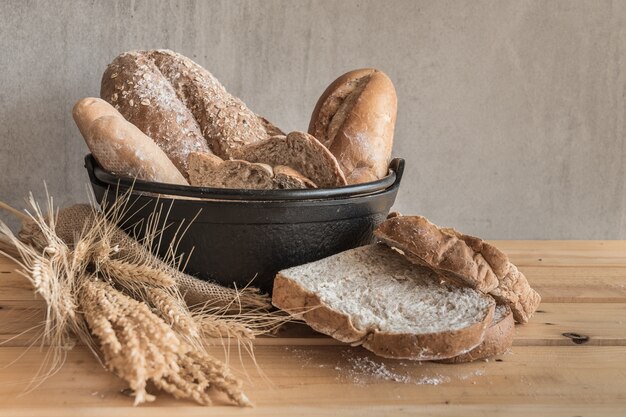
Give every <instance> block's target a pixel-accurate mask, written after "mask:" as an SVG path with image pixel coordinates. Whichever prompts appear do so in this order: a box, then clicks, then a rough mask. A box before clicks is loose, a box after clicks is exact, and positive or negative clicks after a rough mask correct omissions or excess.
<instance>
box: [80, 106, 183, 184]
mask: <svg viewBox="0 0 626 417" xmlns="http://www.w3.org/2000/svg"><path fill="white" fill-rule="evenodd" d="M73 116H74V120H75V121H76V124H77V126H79V129H80V130H81V133H83V137H84V139H85V142H86V143H87V146H88V147H89V149H90V150H91V152H92V154H93V156H94V157H95V158H96V160H97V161H98V163H100V165H101V166H102V167H103V168H104V169H106V170H107V171H110V172H113V173H116V174H120V175H124V176H129V177H132V178H139V179H142V180H146V181H154V182H163V183H169V184H181V185H189V184H188V183H187V181H186V180H185V178H184V177H183V175H182V174H181V173H180V171H178V169H177V168H176V167H175V166H174V164H173V163H172V161H170V160H169V158H168V157H167V155H166V154H165V153H164V152H163V151H162V150H161V148H159V146H158V145H157V144H156V143H154V141H153V140H152V139H150V138H149V137H148V136H146V135H145V134H144V133H143V132H141V130H139V129H138V128H137V127H136V126H134V125H133V124H132V123H129V122H127V121H126V120H125V119H124V117H123V116H122V115H121V114H119V113H118V112H117V110H115V109H114V108H113V107H112V106H111V105H109V104H108V103H106V102H105V101H104V100H100V99H97V98H92V97H88V98H85V99H82V100H80V101H78V103H76V105H75V106H74V110H73Z"/></svg>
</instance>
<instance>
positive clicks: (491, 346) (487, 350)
mask: <svg viewBox="0 0 626 417" xmlns="http://www.w3.org/2000/svg"><path fill="white" fill-rule="evenodd" d="M506 309H507V312H506V314H504V315H503V316H502V317H500V320H496V319H495V318H494V321H493V322H492V324H491V325H490V326H489V327H488V328H487V330H486V331H485V338H484V340H483V342H482V343H481V344H480V345H478V346H476V347H475V348H474V349H472V350H470V351H469V352H467V353H464V354H462V355H459V356H455V357H453V358H449V359H443V360H441V361H439V362H441V363H465V362H473V361H476V360H479V359H486V358H490V357H492V356H497V355H502V354H503V353H505V352H506V351H507V350H509V349H510V348H511V346H512V345H513V337H514V336H515V320H514V319H513V313H512V312H511V309H510V308H509V307H508V306H506Z"/></svg>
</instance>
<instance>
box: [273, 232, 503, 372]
mask: <svg viewBox="0 0 626 417" xmlns="http://www.w3.org/2000/svg"><path fill="white" fill-rule="evenodd" d="M272 303H273V304H274V305H275V306H276V307H278V308H280V309H282V310H285V311H287V312H289V313H291V314H293V315H294V316H296V317H298V318H301V319H303V320H304V321H306V322H307V323H308V324H309V325H310V326H311V327H312V328H313V329H315V330H317V331H319V332H321V333H324V334H327V335H329V336H332V337H334V338H335V339H337V340H340V341H342V342H346V343H351V344H353V345H363V346H364V347H365V348H366V349H369V350H371V351H372V352H374V353H375V354H377V355H380V356H384V357H388V358H402V359H415V360H437V359H446V358H451V357H455V356H458V355H461V354H464V353H466V352H468V351H470V350H471V349H473V348H475V347H476V346H478V345H479V344H480V343H482V341H483V336H484V332H485V329H486V328H487V327H488V326H489V324H490V323H491V322H492V319H493V314H494V307H495V302H494V301H493V299H492V298H491V297H489V296H486V295H484V294H482V293H480V292H479V291H476V290H473V289H471V288H467V287H466V288H460V287H455V286H449V285H446V284H442V283H441V282H440V279H439V277H438V276H437V275H436V274H435V273H433V272H432V271H430V270H428V269H426V268H422V267H419V266H415V265H413V264H412V263H411V262H409V261H407V260H406V259H405V258H404V257H403V256H402V255H401V254H399V253H398V252H396V251H394V250H393V249H390V248H388V247H386V246H384V245H380V244H374V245H368V246H363V247H360V248H356V249H351V250H348V251H345V252H341V253H339V254H337V255H333V256H331V257H328V258H325V259H322V260H319V261H316V262H312V263H309V264H305V265H301V266H296V267H293V268H289V269H285V270H282V271H280V272H279V273H278V274H277V275H276V278H275V280H274V290H273V296H272Z"/></svg>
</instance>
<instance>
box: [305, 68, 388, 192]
mask: <svg viewBox="0 0 626 417" xmlns="http://www.w3.org/2000/svg"><path fill="white" fill-rule="evenodd" d="M397 101H398V100H397V97H396V91H395V89H394V87H393V83H392V82H391V80H390V79H389V77H387V75H385V74H384V73H383V72H381V71H378V70H376V69H373V68H365V69H360V70H356V71H350V72H348V73H346V74H344V75H342V76H341V77H339V78H337V79H336V80H335V81H334V82H333V83H332V84H330V86H328V88H327V89H326V91H324V93H323V94H322V96H321V97H320V98H319V100H318V102H317V104H316V106H315V109H314V110H313V114H312V115H311V122H310V124H309V133H310V134H312V135H313V136H315V137H316V138H317V139H318V140H319V141H320V142H321V143H322V144H324V146H326V147H327V148H328V149H329V150H330V152H331V153H332V154H333V155H335V156H336V157H337V160H338V161H339V166H340V167H341V169H342V170H343V172H344V174H345V175H346V180H347V181H348V184H356V183H362V182H369V181H374V180H377V179H379V178H383V177H384V176H386V175H387V169H388V164H389V159H390V157H391V148H392V145H393V132H394V127H395V122H396V111H397V105H398V104H397Z"/></svg>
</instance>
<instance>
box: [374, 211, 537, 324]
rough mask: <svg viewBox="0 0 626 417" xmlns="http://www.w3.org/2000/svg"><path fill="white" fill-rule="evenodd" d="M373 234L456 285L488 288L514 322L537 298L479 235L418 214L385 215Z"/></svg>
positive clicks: (527, 312) (520, 319) (531, 309)
mask: <svg viewBox="0 0 626 417" xmlns="http://www.w3.org/2000/svg"><path fill="white" fill-rule="evenodd" d="M374 235H375V236H376V237H377V238H378V239H379V240H381V241H382V242H384V243H385V244H387V245H389V246H391V247H395V248H397V249H400V250H401V251H402V252H403V253H404V255H405V256H406V258H407V259H409V260H410V261H411V262H413V263H415V264H417V265H422V266H426V267H428V268H432V269H433V270H435V271H437V272H438V273H440V274H441V275H442V276H444V277H445V278H447V279H448V280H450V281H452V282H455V283H457V284H459V285H466V286H469V287H472V288H475V289H477V290H480V291H482V292H484V293H488V294H491V295H492V296H493V297H494V298H495V299H496V300H497V301H498V302H499V303H501V304H506V305H508V306H509V307H510V308H511V310H512V312H513V317H514V318H515V321H517V322H518V323H526V322H528V320H529V319H530V317H531V316H532V314H533V313H534V312H535V310H536V309H537V307H538V306H539V303H540V302H541V297H540V296H539V294H538V293H537V292H536V291H535V290H533V289H532V288H531V287H530V285H529V283H528V281H527V280H526V277H525V276H524V274H522V273H521V272H520V271H519V270H518V269H517V267H515V265H513V264H512V263H511V262H510V261H509V258H508V256H506V255H505V254H504V253H503V252H501V251H500V250H499V249H498V248H496V247H495V246H493V245H491V244H489V243H487V242H485V241H483V240H482V239H480V238H477V237H474V236H469V235H465V234H463V233H460V232H458V231H456V230H454V229H450V228H439V227H438V226H436V225H435V224H433V223H431V222H430V221H428V220H427V219H426V218H424V217H421V216H399V217H394V218H391V219H387V220H385V221H384V222H383V223H382V224H381V225H379V226H378V227H377V228H376V230H374Z"/></svg>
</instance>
